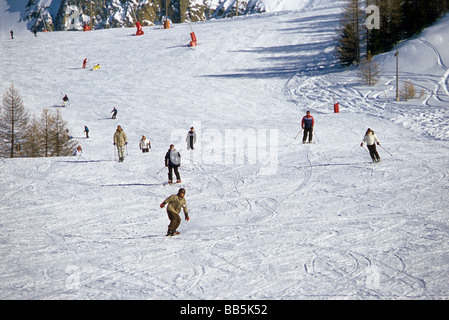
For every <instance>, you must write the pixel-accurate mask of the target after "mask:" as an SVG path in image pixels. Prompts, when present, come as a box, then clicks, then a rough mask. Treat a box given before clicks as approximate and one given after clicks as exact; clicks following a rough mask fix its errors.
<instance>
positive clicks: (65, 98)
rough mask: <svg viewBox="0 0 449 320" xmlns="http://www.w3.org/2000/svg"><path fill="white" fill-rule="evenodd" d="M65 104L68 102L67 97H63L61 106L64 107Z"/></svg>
mask: <svg viewBox="0 0 449 320" xmlns="http://www.w3.org/2000/svg"><path fill="white" fill-rule="evenodd" d="M67 102H69V97H67V95H65V96H64V97H63V98H62V106H63V107H65V106H66V104H67Z"/></svg>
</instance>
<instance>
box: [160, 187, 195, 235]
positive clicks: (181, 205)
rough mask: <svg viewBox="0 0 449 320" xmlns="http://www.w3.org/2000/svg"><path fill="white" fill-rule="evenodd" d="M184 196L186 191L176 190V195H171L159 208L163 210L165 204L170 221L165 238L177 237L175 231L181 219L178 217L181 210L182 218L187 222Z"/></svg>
mask: <svg viewBox="0 0 449 320" xmlns="http://www.w3.org/2000/svg"><path fill="white" fill-rule="evenodd" d="M185 194H186V190H185V189H184V188H180V189H179V190H178V193H177V194H174V195H171V196H170V197H168V198H167V199H165V200H164V201H163V202H162V203H161V205H160V207H161V208H164V207H165V205H166V204H168V206H167V215H168V218H169V219H170V224H169V225H168V230H167V234H166V236H170V237H172V236H174V235H178V234H179V231H177V229H178V227H179V225H180V224H181V217H180V216H179V213H180V212H181V209H183V210H184V218H185V219H186V221H189V220H190V218H189V213H188V210H187V204H186V199H185V198H184V196H185Z"/></svg>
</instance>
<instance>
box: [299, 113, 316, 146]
mask: <svg viewBox="0 0 449 320" xmlns="http://www.w3.org/2000/svg"><path fill="white" fill-rule="evenodd" d="M314 125H315V119H314V118H313V117H312V116H311V115H310V111H307V112H306V115H305V116H304V117H303V118H302V121H301V127H302V129H303V130H304V135H303V136H302V143H306V140H307V137H308V138H309V143H312V138H313V127H314Z"/></svg>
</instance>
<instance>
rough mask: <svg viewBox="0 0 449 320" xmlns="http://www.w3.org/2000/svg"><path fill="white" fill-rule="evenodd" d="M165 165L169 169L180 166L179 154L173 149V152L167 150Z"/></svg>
mask: <svg viewBox="0 0 449 320" xmlns="http://www.w3.org/2000/svg"><path fill="white" fill-rule="evenodd" d="M165 165H166V166H169V167H175V166H180V165H181V154H180V153H179V152H178V150H176V149H175V148H173V150H170V149H168V151H167V153H166V154H165Z"/></svg>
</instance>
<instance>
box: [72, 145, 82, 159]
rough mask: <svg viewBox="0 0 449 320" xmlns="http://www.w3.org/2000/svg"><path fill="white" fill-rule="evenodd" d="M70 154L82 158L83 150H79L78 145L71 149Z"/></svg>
mask: <svg viewBox="0 0 449 320" xmlns="http://www.w3.org/2000/svg"><path fill="white" fill-rule="evenodd" d="M72 154H73V155H74V156H82V155H83V149H82V148H81V145H78V147H76V148H75V149H73V152H72Z"/></svg>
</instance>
